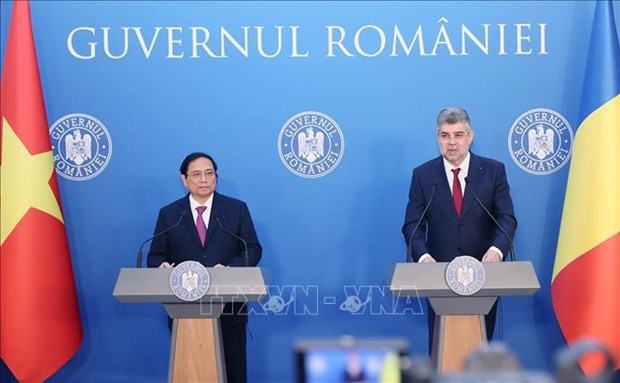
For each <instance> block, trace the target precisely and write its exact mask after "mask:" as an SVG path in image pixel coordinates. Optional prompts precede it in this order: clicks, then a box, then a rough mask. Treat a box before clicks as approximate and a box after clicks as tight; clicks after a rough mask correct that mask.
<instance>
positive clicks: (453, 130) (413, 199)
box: [402, 108, 517, 350]
mask: <svg viewBox="0 0 620 383" xmlns="http://www.w3.org/2000/svg"><path fill="white" fill-rule="evenodd" d="M473 138H474V131H473V130H472V129H471V126H470V120H469V115H468V114H467V112H466V111H465V110H464V109H460V108H447V109H443V110H442V111H441V112H440V113H439V116H438V117H437V142H438V144H439V149H440V152H441V156H439V157H437V158H435V159H433V160H430V161H428V162H426V163H424V164H422V165H420V166H419V167H417V168H415V169H414V170H413V177H412V179H411V188H410V190H409V203H408V204H407V212H406V215H405V224H404V225H403V229H402V231H403V234H404V236H405V241H406V242H407V246H409V247H410V249H411V255H412V258H413V261H414V262H450V261H452V260H453V259H454V258H456V257H458V256H461V255H469V256H472V257H474V258H477V259H478V260H480V261H482V262H499V261H502V260H503V259H505V258H506V257H508V254H509V251H510V246H511V241H512V238H514V234H515V231H516V228H517V220H516V218H515V214H514V208H513V204H512V199H511V197H510V187H509V185H508V180H507V178H506V170H505V168H504V165H503V164H502V163H501V162H498V161H495V160H492V159H489V158H484V157H480V156H477V155H475V154H473V153H471V152H470V151H469V147H470V145H471V143H472V141H473ZM468 189H469V190H468ZM433 191H434V196H433V200H432V201H431V204H430V206H429V207H428V211H427V212H426V215H425V217H422V212H423V210H424V208H425V206H426V205H427V204H428V202H429V199H430V197H431V193H433ZM472 192H473V194H475V195H476V196H477V197H478V198H479V200H480V202H481V203H482V204H483V205H484V206H485V207H486V208H487V210H489V212H490V213H491V214H492V215H493V216H494V217H495V219H496V220H497V221H498V223H499V224H500V225H501V226H502V227H503V228H504V230H505V231H506V232H507V234H508V236H509V237H510V238H507V237H506V235H504V233H502V231H501V229H499V228H498V227H497V225H496V224H495V223H494V222H493V220H492V219H491V218H490V217H489V216H488V214H487V213H486V212H485V211H484V209H483V208H482V207H481V206H480V205H479V204H478V202H477V201H476V200H475V199H474V197H473V194H472ZM420 219H421V220H422V222H421V223H420V226H419V228H418V230H417V231H416V233H415V235H413V237H412V234H413V230H414V228H415V227H416V225H417V224H418V222H419V221H420ZM496 309H497V306H496V305H494V306H493V309H492V310H491V312H490V313H489V315H487V316H486V327H487V334H488V337H489V339H490V338H491V337H492V336H493V330H494V328H495V312H496ZM434 317H435V315H434V312H433V311H432V309H431V308H430V305H429V328H430V330H431V331H430V334H431V335H432V326H433V322H434ZM431 338H432V337H431ZM430 341H432V340H431V339H429V350H430V348H431V347H430Z"/></svg>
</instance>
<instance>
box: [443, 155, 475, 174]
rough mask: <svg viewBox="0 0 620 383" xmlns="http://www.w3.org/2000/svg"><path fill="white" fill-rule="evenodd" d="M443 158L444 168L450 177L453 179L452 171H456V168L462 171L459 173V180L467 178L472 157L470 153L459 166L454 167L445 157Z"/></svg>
mask: <svg viewBox="0 0 620 383" xmlns="http://www.w3.org/2000/svg"><path fill="white" fill-rule="evenodd" d="M441 158H442V159H443V167H444V169H445V171H446V175H447V176H448V177H452V169H456V168H459V169H461V171H460V172H459V178H465V177H467V174H469V162H470V160H471V155H470V153H469V151H468V152H467V155H466V156H465V159H464V160H463V162H462V163H461V164H460V165H459V166H454V165H452V164H451V163H449V162H448V160H446V158H445V157H441Z"/></svg>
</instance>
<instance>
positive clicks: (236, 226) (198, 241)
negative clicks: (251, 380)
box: [147, 153, 262, 382]
mask: <svg viewBox="0 0 620 383" xmlns="http://www.w3.org/2000/svg"><path fill="white" fill-rule="evenodd" d="M180 170H181V182H183V185H184V186H185V188H186V189H187V191H188V194H187V195H186V196H185V197H183V198H181V199H179V200H177V201H174V202H172V203H171V204H169V205H167V206H165V207H163V208H162V209H161V210H160V211H159V217H158V219H157V225H156V226H155V233H160V232H162V231H164V230H166V229H167V228H170V227H172V226H174V225H175V224H176V223H177V222H178V221H179V219H181V220H182V222H181V223H180V225H179V226H178V227H176V228H175V229H173V230H170V231H168V232H167V233H166V234H164V235H161V236H159V237H157V238H155V239H154V240H153V243H152V245H151V250H150V251H149V255H148V261H147V263H148V266H149V267H164V268H169V267H174V266H175V265H177V264H179V263H181V262H184V261H197V262H200V263H201V264H203V265H204V266H206V267H228V266H246V259H245V255H244V250H245V249H244V246H243V243H242V242H241V241H240V240H239V239H238V238H235V237H234V236H233V235H232V234H231V233H234V234H235V235H237V236H238V237H240V238H243V239H244V240H245V241H246V242H247V246H248V261H249V262H248V263H249V266H256V264H258V262H259V261H260V259H261V255H262V247H261V245H260V243H259V242H258V237H257V235H256V230H255V229H254V224H253V223H252V217H251V216H250V212H249V210H248V207H247V205H246V204H245V203H244V202H242V201H240V200H237V199H234V198H230V197H226V196H224V195H222V194H219V193H217V192H216V191H215V189H216V186H217V178H218V175H217V164H216V163H215V161H214V160H213V158H212V157H211V156H209V155H208V154H205V153H192V154H189V155H188V156H187V157H185V159H184V160H183V162H182V163H181V169H180ZM181 217H183V218H181ZM218 220H219V222H218ZM220 223H221V225H220ZM223 228H224V229H226V230H228V231H230V232H231V233H227V232H226V230H224V229H223ZM246 323H247V310H246V308H245V306H244V305H243V304H242V303H234V304H227V305H226V307H225V308H224V313H223V314H222V316H221V327H222V338H223V343H224V358H225V360H226V375H227V377H228V381H229V382H246V381H247V370H246V332H245V325H246Z"/></svg>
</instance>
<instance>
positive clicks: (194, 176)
mask: <svg viewBox="0 0 620 383" xmlns="http://www.w3.org/2000/svg"><path fill="white" fill-rule="evenodd" d="M181 181H183V186H185V188H186V189H187V191H188V192H189V193H190V194H191V195H192V197H194V199H195V200H196V201H198V202H200V203H204V202H206V201H207V199H209V197H210V196H211V194H213V192H214V191H215V187H216V186H217V177H216V175H215V169H214V168H213V162H211V160H209V159H207V158H204V157H200V158H197V159H195V160H194V161H192V162H190V163H189V166H188V167H187V174H181Z"/></svg>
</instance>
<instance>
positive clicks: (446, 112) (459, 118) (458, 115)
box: [437, 108, 471, 131]
mask: <svg viewBox="0 0 620 383" xmlns="http://www.w3.org/2000/svg"><path fill="white" fill-rule="evenodd" d="M459 122H464V123H465V125H467V130H471V125H470V124H469V115H468V114H467V111H466V110H465V109H463V108H445V109H442V110H441V112H439V115H438V116H437V131H439V127H440V126H441V125H443V124H449V125H452V124H457V123H459Z"/></svg>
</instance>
